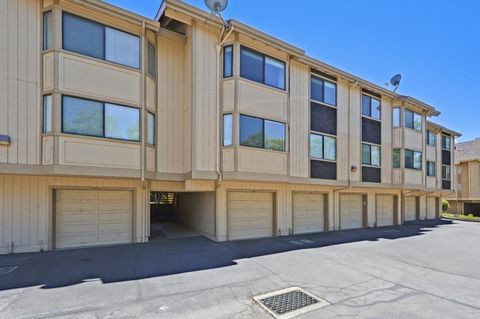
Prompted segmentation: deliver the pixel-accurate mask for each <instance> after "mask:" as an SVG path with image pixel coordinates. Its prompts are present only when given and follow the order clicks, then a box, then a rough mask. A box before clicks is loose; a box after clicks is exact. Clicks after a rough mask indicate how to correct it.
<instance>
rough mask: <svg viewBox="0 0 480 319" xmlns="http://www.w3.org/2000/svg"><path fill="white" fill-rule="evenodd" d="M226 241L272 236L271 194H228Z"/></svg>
mask: <svg viewBox="0 0 480 319" xmlns="http://www.w3.org/2000/svg"><path fill="white" fill-rule="evenodd" d="M227 210H228V239H229V240H239V239H252V238H263V237H272V236H273V194H272V193H255V192H230V193H229V194H228V208H227Z"/></svg>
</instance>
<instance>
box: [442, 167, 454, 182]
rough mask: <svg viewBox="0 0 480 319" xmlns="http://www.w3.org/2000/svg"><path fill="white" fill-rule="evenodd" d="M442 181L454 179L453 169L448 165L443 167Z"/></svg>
mask: <svg viewBox="0 0 480 319" xmlns="http://www.w3.org/2000/svg"><path fill="white" fill-rule="evenodd" d="M442 179H446V180H451V179H452V168H451V167H450V166H447V165H443V166H442Z"/></svg>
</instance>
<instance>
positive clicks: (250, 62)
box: [240, 47, 285, 90]
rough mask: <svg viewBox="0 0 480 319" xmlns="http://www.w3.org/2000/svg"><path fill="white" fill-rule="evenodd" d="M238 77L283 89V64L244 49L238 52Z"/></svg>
mask: <svg viewBox="0 0 480 319" xmlns="http://www.w3.org/2000/svg"><path fill="white" fill-rule="evenodd" d="M240 76H241V77H242V78H245V79H249V80H252V81H255V82H259V83H264V84H266V85H269V86H273V87H276V88H279V89H282V90H284V89H285V63H284V62H282V61H280V60H277V59H274V58H271V57H268V56H265V55H263V54H261V53H258V52H255V51H253V50H250V49H247V48H245V47H242V48H241V52H240Z"/></svg>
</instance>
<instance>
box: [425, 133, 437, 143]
mask: <svg viewBox="0 0 480 319" xmlns="http://www.w3.org/2000/svg"><path fill="white" fill-rule="evenodd" d="M436 143H437V137H436V136H435V133H434V132H432V131H427V145H431V146H435V144H436Z"/></svg>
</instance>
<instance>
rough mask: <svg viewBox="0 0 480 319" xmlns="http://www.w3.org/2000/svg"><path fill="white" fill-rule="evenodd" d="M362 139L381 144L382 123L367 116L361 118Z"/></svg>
mask: <svg viewBox="0 0 480 319" xmlns="http://www.w3.org/2000/svg"><path fill="white" fill-rule="evenodd" d="M362 141H363V142H368V143H372V144H378V145H380V144H382V124H381V122H379V121H375V120H372V119H370V118H367V117H363V118H362Z"/></svg>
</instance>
